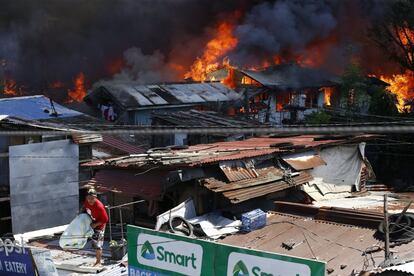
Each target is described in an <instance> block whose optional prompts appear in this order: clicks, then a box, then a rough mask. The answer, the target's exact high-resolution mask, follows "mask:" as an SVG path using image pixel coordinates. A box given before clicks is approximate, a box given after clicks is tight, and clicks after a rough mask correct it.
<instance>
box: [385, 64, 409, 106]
mask: <svg viewBox="0 0 414 276" xmlns="http://www.w3.org/2000/svg"><path fill="white" fill-rule="evenodd" d="M380 79H381V80H382V81H385V82H387V83H389V85H390V86H389V87H388V90H390V91H391V92H392V93H393V94H395V95H396V96H397V101H398V102H397V107H398V110H399V111H400V112H404V111H410V108H409V107H408V106H407V105H405V104H406V102H408V101H411V100H414V72H411V71H408V70H407V71H406V72H405V74H398V75H393V76H391V77H386V76H380Z"/></svg>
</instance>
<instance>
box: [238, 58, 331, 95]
mask: <svg viewBox="0 0 414 276" xmlns="http://www.w3.org/2000/svg"><path fill="white" fill-rule="evenodd" d="M241 72H242V73H243V74H245V75H246V76H248V77H250V78H252V79H254V80H256V81H257V82H259V83H261V84H262V85H264V86H267V87H271V88H278V89H297V88H313V87H321V86H332V85H338V84H339V78H338V77H337V76H334V75H332V74H331V73H329V72H326V71H323V70H321V69H315V68H309V67H303V66H300V65H298V64H296V63H290V64H281V65H276V66H272V67H268V68H266V69H265V70H262V71H252V70H242V71H241Z"/></svg>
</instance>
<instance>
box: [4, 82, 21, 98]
mask: <svg viewBox="0 0 414 276" xmlns="http://www.w3.org/2000/svg"><path fill="white" fill-rule="evenodd" d="M3 94H4V95H7V96H17V95H18V93H17V84H16V81H15V80H13V79H6V80H5V81H4V87H3Z"/></svg>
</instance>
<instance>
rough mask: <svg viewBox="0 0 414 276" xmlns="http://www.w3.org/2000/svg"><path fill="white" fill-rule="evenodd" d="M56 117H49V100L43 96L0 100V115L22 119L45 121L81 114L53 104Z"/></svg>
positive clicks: (50, 110) (50, 112) (50, 111)
mask: <svg viewBox="0 0 414 276" xmlns="http://www.w3.org/2000/svg"><path fill="white" fill-rule="evenodd" d="M53 105H54V107H55V110H56V112H57V114H58V116H53V115H51V114H52V112H53V109H52V107H51V104H50V99H49V98H47V97H45V96H43V95H37V96H27V97H14V98H4V99H0V114H1V115H9V116H14V117H18V118H22V119H31V120H45V119H56V118H66V117H74V116H80V115H82V113H80V112H77V111H75V110H72V109H69V108H66V107H64V106H61V105H60V104H58V103H56V102H53Z"/></svg>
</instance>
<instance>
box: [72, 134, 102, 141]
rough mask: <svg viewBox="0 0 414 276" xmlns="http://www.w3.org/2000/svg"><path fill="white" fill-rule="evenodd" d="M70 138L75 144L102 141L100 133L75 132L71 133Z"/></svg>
mask: <svg viewBox="0 0 414 276" xmlns="http://www.w3.org/2000/svg"><path fill="white" fill-rule="evenodd" d="M72 139H73V142H74V143H75V144H90V143H98V142H101V141H102V135H100V134H81V133H75V134H72Z"/></svg>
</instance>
